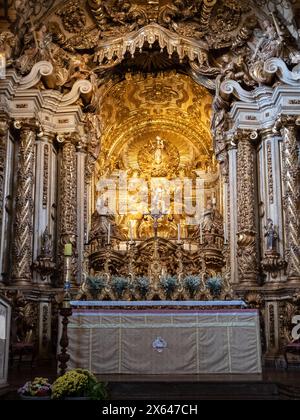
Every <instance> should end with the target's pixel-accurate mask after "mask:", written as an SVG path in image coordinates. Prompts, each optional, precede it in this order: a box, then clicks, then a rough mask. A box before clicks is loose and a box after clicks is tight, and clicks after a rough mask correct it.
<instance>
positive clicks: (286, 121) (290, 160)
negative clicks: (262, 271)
mask: <svg viewBox="0 0 300 420" xmlns="http://www.w3.org/2000/svg"><path fill="white" fill-rule="evenodd" d="M281 122H282V124H283V129H282V133H283V138H284V159H283V171H284V184H285V196H284V210H285V218H286V239H287V248H286V259H287V263H288V268H287V274H288V279H289V280H291V281H300V212H299V200H300V183H299V181H300V168H299V144H298V141H297V129H298V127H297V125H300V119H299V118H298V119H297V118H296V117H283V118H282V119H281Z"/></svg>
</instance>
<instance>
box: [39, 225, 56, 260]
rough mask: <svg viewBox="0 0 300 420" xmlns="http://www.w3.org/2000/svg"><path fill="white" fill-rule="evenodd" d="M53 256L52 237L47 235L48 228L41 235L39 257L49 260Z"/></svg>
mask: <svg viewBox="0 0 300 420" xmlns="http://www.w3.org/2000/svg"><path fill="white" fill-rule="evenodd" d="M52 256H53V245H52V235H50V234H49V230H48V226H47V227H46V229H45V231H44V233H43V235H42V245H41V257H46V258H51V257H52Z"/></svg>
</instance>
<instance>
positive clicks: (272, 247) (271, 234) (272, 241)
mask: <svg viewBox="0 0 300 420" xmlns="http://www.w3.org/2000/svg"><path fill="white" fill-rule="evenodd" d="M265 231H266V232H265V237H266V238H267V250H268V251H276V246H277V241H278V233H277V230H276V228H275V226H274V223H273V220H272V219H267V225H266V226H265Z"/></svg>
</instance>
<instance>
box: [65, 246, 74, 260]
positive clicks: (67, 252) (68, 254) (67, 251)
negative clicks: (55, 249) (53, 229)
mask: <svg viewBox="0 0 300 420" xmlns="http://www.w3.org/2000/svg"><path fill="white" fill-rule="evenodd" d="M64 254H65V257H72V244H66V245H65V250H64Z"/></svg>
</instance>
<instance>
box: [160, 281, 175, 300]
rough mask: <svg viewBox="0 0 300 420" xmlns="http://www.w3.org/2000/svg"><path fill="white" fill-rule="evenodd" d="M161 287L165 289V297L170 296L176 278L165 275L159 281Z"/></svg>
mask: <svg viewBox="0 0 300 420" xmlns="http://www.w3.org/2000/svg"><path fill="white" fill-rule="evenodd" d="M160 284H161V286H162V288H163V289H164V290H165V292H166V295H167V297H170V296H171V295H172V293H174V291H175V289H176V286H177V278H176V277H172V276H167V277H166V278H165V279H162V280H161V282H160Z"/></svg>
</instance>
